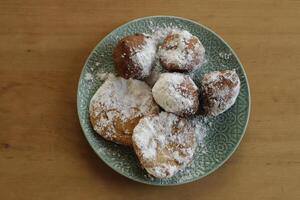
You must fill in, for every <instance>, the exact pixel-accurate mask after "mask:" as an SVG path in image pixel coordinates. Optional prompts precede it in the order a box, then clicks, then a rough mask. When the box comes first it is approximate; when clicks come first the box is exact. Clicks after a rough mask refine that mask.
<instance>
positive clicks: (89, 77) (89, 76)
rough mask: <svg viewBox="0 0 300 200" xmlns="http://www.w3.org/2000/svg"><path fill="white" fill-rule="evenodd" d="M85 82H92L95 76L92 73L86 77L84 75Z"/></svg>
mask: <svg viewBox="0 0 300 200" xmlns="http://www.w3.org/2000/svg"><path fill="white" fill-rule="evenodd" d="M84 80H86V81H91V80H93V75H92V74H91V73H89V72H88V73H86V74H85V75H84Z"/></svg>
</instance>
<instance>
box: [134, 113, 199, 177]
mask: <svg viewBox="0 0 300 200" xmlns="http://www.w3.org/2000/svg"><path fill="white" fill-rule="evenodd" d="M132 139H133V142H134V144H135V146H134V147H135V150H136V152H137V154H138V155H140V157H139V159H140V161H141V163H142V165H143V166H144V167H145V169H146V170H147V171H148V172H149V173H150V174H152V175H153V176H155V177H158V178H168V177H171V176H173V175H174V174H175V173H177V172H178V171H179V170H180V169H183V168H185V167H186V166H187V164H188V163H190V162H191V160H192V157H193V154H194V151H195V148H196V146H197V143H196V136H195V130H194V128H193V126H192V125H191V123H190V122H189V121H188V120H186V119H183V118H179V117H177V116H176V115H174V114H172V113H166V112H161V113H160V114H159V115H156V116H149V117H144V118H142V119H141V120H140V122H139V124H138V125H137V126H136V127H135V129H134V133H133V137H132Z"/></svg>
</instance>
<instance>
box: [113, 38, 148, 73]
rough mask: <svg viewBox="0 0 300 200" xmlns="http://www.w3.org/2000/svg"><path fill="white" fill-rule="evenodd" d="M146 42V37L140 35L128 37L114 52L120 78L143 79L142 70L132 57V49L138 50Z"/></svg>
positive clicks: (120, 42) (121, 41)
mask: <svg viewBox="0 0 300 200" xmlns="http://www.w3.org/2000/svg"><path fill="white" fill-rule="evenodd" d="M144 42H145V36H144V35H143V34H139V33H137V34H135V35H130V36H127V37H125V38H123V39H122V40H120V41H119V43H118V44H117V46H116V47H115V49H114V51H113V60H114V63H115V65H116V70H117V73H118V75H119V76H122V77H123V78H126V79H129V78H134V79H140V78H141V75H142V71H141V68H140V67H139V66H137V64H135V63H134V62H133V61H132V59H131V56H132V55H133V52H132V49H135V48H138V47H139V46H140V45H143V44H144Z"/></svg>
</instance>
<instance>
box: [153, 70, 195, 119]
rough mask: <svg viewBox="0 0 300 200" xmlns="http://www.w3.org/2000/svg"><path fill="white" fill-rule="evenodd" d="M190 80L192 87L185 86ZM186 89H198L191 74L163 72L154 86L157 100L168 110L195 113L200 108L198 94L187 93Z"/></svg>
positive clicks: (154, 95)
mask: <svg viewBox="0 0 300 200" xmlns="http://www.w3.org/2000/svg"><path fill="white" fill-rule="evenodd" d="M187 81H189V83H190V85H191V87H190V88H185V87H186V85H185V83H186V82H187ZM186 90H194V91H196V92H197V91H198V88H197V86H196V85H195V84H194V82H193V81H192V80H191V79H190V77H189V76H187V75H184V74H180V73H163V74H161V75H160V78H159V80H158V81H157V82H156V83H155V85H154V87H153V88H152V93H153V97H154V99H155V101H156V102H157V103H158V104H159V105H160V106H161V107H162V108H163V109H164V110H165V111H168V112H172V113H175V114H179V115H182V114H183V113H186V114H188V113H189V114H193V113H195V111H196V110H197V108H198V95H197V94H195V95H191V94H188V93H186V92H185V91H186Z"/></svg>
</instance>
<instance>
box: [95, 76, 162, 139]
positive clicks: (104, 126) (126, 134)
mask: <svg viewBox="0 0 300 200" xmlns="http://www.w3.org/2000/svg"><path fill="white" fill-rule="evenodd" d="M89 112H90V120H91V123H92V125H93V128H94V129H95V131H96V132H97V133H98V134H100V135H101V136H102V137H104V138H105V139H107V140H110V141H113V142H116V143H119V144H124V145H131V144H132V140H131V136H132V132H133V129H134V127H135V126H136V124H137V123H138V122H139V120H140V118H142V117H143V116H145V115H148V114H155V113H158V112H159V108H158V106H157V105H156V103H155V102H154V100H153V97H152V94H151V89H150V87H149V86H148V85H147V84H146V83H144V82H142V81H139V80H133V79H128V80H126V79H123V78H121V77H115V76H114V75H110V76H109V77H108V78H107V80H106V81H105V82H104V83H103V84H102V85H101V86H100V88H99V89H98V90H97V92H96V93H95V95H94V96H93V97H92V99H91V101H90V107H89Z"/></svg>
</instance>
